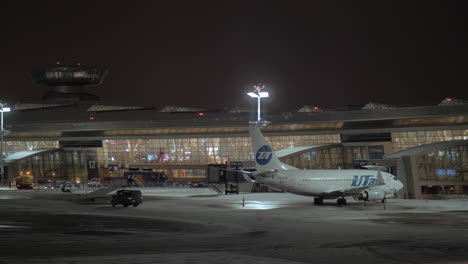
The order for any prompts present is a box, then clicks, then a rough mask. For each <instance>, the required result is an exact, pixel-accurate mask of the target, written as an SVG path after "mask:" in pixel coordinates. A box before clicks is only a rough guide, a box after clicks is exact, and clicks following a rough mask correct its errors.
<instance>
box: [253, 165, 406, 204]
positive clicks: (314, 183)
mask: <svg viewBox="0 0 468 264" xmlns="http://www.w3.org/2000/svg"><path fill="white" fill-rule="evenodd" d="M290 168H291V167H290ZM378 173H379V172H378V171H373V170H300V169H288V170H279V171H276V172H275V173H271V174H270V175H268V174H266V175H263V176H262V174H260V173H258V174H257V175H256V174H254V177H255V180H256V181H258V182H261V183H263V184H265V185H267V186H270V187H273V188H275V189H279V190H283V191H287V192H291V193H295V194H300V195H308V196H323V197H330V198H331V197H338V196H339V195H338V194H337V193H339V192H341V193H342V194H343V195H351V194H354V193H356V190H364V189H379V190H381V191H383V192H385V195H386V196H388V197H390V196H393V194H394V193H395V192H397V191H398V190H400V189H401V187H402V186H403V185H402V184H401V182H400V181H398V180H396V179H395V177H394V176H393V175H391V174H389V173H386V172H380V173H381V175H382V178H383V179H384V181H385V184H384V185H378V181H377V174H378Z"/></svg>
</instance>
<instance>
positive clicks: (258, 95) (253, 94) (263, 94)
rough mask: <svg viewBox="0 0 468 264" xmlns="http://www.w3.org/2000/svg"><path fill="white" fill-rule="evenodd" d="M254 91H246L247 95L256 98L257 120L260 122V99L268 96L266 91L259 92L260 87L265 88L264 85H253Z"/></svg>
mask: <svg viewBox="0 0 468 264" xmlns="http://www.w3.org/2000/svg"><path fill="white" fill-rule="evenodd" d="M254 89H255V90H254V91H253V92H250V93H247V95H248V96H250V97H252V98H257V122H259V123H260V120H261V118H260V99H261V98H265V97H269V94H268V92H261V90H262V89H265V85H262V86H259V85H254Z"/></svg>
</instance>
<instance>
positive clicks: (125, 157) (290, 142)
mask: <svg viewBox="0 0 468 264" xmlns="http://www.w3.org/2000/svg"><path fill="white" fill-rule="evenodd" d="M267 139H268V140H269V141H270V142H271V144H272V145H271V146H272V148H273V150H280V149H285V148H291V147H296V146H303V145H315V144H324V143H339V142H340V136H339V135H338V134H332V135H303V136H272V137H267ZM102 143H103V144H102V148H84V149H66V151H64V153H62V154H60V155H61V157H62V158H61V160H63V161H60V162H61V165H60V166H59V167H60V171H59V170H58V169H55V170H54V178H67V179H74V180H75V181H80V180H84V179H88V178H93V177H96V175H97V177H101V178H102V177H122V176H123V171H126V170H128V168H130V167H137V168H151V169H154V170H156V171H164V172H165V173H166V175H169V178H172V180H174V181H177V180H178V179H181V180H182V179H186V180H191V179H197V180H201V179H204V178H205V177H206V165H207V164H210V163H211V164H213V163H218V164H221V163H225V162H230V161H253V159H254V153H253V152H252V149H251V144H250V137H186V138H184V137H180V138H141V139H118V140H116V139H108V140H103V142H102ZM58 147H59V143H58V141H8V142H6V144H5V153H7V154H10V153H13V152H17V151H22V150H33V149H41V148H58ZM89 151H93V152H95V158H94V159H95V160H93V162H95V165H96V168H97V173H96V175H93V176H90V171H89V166H90V165H89V164H88V162H90V158H89V157H88V154H87V153H88V152H89ZM336 151H337V150H335V152H336ZM335 152H333V153H332V152H330V153H328V154H326V155H325V154H323V155H322V153H318V155H315V154H313V153H312V154H311V153H309V154H304V155H303V157H302V158H301V160H303V161H301V162H302V163H304V162H305V160H307V164H308V165H305V166H308V167H316V166H319V165H318V164H319V160H320V158H322V157H326V159H327V160H328V163H329V164H328V165H326V166H335V165H334V164H335V163H336V164H340V162H339V160H337V159H336V157H335V156H336V155H338V154H336V153H335ZM27 160H29V159H27ZM25 162H29V161H25ZM304 164H305V163H304ZM21 166H22V167H25V166H27V165H25V164H22V165H21ZM57 166H58V165H57ZM109 167H112V169H109ZM335 167H336V166H335ZM36 174H37V175H39V174H40V175H48V176H50V175H51V174H50V173H47V172H46V171H44V170H42V169H39V170H38V171H37V173H36Z"/></svg>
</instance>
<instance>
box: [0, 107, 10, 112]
mask: <svg viewBox="0 0 468 264" xmlns="http://www.w3.org/2000/svg"><path fill="white" fill-rule="evenodd" d="M1 111H2V112H10V111H11V108H10V107H3V108H2V109H1Z"/></svg>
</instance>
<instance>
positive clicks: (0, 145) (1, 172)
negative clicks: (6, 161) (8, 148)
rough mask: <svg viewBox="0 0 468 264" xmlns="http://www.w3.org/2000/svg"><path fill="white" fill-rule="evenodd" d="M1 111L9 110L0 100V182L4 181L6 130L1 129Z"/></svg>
mask: <svg viewBox="0 0 468 264" xmlns="http://www.w3.org/2000/svg"><path fill="white" fill-rule="evenodd" d="M3 112H10V107H5V104H4V103H2V102H0V113H1V126H0V128H1V130H0V137H1V143H0V176H1V178H0V181H1V183H4V181H5V179H4V178H5V170H4V168H3V135H5V134H6V133H7V132H8V131H6V130H5V129H3Z"/></svg>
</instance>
